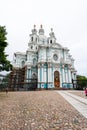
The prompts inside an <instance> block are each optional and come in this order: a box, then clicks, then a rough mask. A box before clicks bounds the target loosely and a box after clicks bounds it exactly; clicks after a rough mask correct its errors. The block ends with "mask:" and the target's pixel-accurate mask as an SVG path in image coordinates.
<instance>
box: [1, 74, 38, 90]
mask: <svg viewBox="0 0 87 130" xmlns="http://www.w3.org/2000/svg"><path fill="white" fill-rule="evenodd" d="M7 88H8V90H9V91H31V90H36V89H37V79H34V78H31V79H24V80H20V78H18V77H16V76H14V77H10V75H9V76H4V75H0V91H5V90H6V89H7Z"/></svg>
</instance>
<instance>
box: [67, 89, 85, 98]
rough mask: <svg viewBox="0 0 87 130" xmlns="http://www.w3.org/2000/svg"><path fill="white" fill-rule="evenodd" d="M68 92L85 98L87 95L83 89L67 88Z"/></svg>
mask: <svg viewBox="0 0 87 130" xmlns="http://www.w3.org/2000/svg"><path fill="white" fill-rule="evenodd" d="M68 92H70V93H72V94H75V95H77V96H80V97H83V98H86V99H87V96H85V90H72V91H70V90H69V91H68Z"/></svg>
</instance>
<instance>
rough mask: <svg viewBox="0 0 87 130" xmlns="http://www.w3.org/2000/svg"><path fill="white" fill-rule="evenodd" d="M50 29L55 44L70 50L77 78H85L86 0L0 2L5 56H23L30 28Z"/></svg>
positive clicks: (10, 58) (0, 19)
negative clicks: (5, 34) (5, 33)
mask: <svg viewBox="0 0 87 130" xmlns="http://www.w3.org/2000/svg"><path fill="white" fill-rule="evenodd" d="M34 24H36V28H37V29H39V28H40V25H41V24H42V25H43V28H44V30H45V35H47V36H48V35H49V32H50V28H53V30H54V32H55V36H56V38H57V42H58V43H60V44H61V45H62V46H64V47H68V48H69V49H70V54H71V55H72V56H73V58H74V59H75V68H76V70H77V74H80V75H85V76H87V0H0V25H1V26H4V25H5V26H6V30H7V32H8V35H7V41H8V43H9V45H8V47H7V48H6V53H7V54H9V56H8V59H9V60H10V61H12V60H13V54H14V52H17V51H19V52H25V51H26V50H27V48H28V42H29V34H30V33H31V29H32V28H33V25H34Z"/></svg>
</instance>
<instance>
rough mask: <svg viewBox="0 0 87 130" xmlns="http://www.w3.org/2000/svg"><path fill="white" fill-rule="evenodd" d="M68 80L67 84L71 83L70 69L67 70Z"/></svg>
mask: <svg viewBox="0 0 87 130" xmlns="http://www.w3.org/2000/svg"><path fill="white" fill-rule="evenodd" d="M68 78H69V83H72V78H71V71H70V68H69V69H68Z"/></svg>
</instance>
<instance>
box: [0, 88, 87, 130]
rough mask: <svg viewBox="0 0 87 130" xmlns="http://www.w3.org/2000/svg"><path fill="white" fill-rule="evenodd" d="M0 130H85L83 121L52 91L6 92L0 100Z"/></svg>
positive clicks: (86, 123)
mask: <svg viewBox="0 0 87 130" xmlns="http://www.w3.org/2000/svg"><path fill="white" fill-rule="evenodd" d="M70 93H75V94H77V95H79V96H80V95H81V96H82V95H83V94H82V91H79V92H78V93H77V92H75V91H70ZM0 96H1V93H0ZM0 130H87V119H86V118H85V117H83V116H82V115H81V114H80V113H79V112H78V111H77V110H76V109H75V108H74V107H72V106H71V105H70V104H69V103H68V102H67V101H66V100H65V99H64V98H63V97H62V96H60V95H59V94H58V93H56V92H55V91H49V90H47V91H31V92H8V94H7V95H6V93H3V97H2V98H0Z"/></svg>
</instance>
